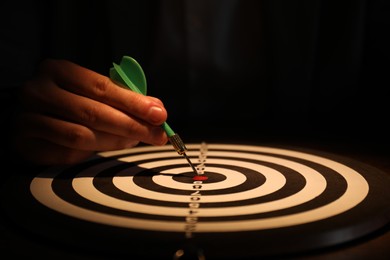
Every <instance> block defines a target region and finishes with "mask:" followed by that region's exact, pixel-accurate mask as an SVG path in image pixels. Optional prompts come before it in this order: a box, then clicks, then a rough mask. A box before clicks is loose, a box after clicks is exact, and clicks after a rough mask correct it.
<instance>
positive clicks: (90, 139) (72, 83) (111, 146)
mask: <svg viewBox="0 0 390 260" xmlns="http://www.w3.org/2000/svg"><path fill="white" fill-rule="evenodd" d="M19 101H20V111H19V112H18V114H17V116H16V117H15V132H14V135H15V136H14V137H15V142H14V143H15V145H14V147H15V150H16V152H17V153H18V154H20V155H21V156H22V157H23V158H25V159H27V160H29V161H31V162H34V163H37V164H44V165H54V164H73V163H77V162H80V161H82V160H84V159H86V158H88V157H90V156H91V155H93V154H94V153H95V152H97V151H108V150H118V149H123V148H129V147H133V146H135V145H137V144H138V143H139V142H144V143H147V144H151V145H163V144H165V143H167V141H168V138H167V136H166V134H165V132H164V131H163V129H162V128H161V127H160V125H161V124H162V123H163V122H164V121H166V119H167V112H166V110H165V108H164V105H163V103H162V102H161V101H160V100H158V99H157V98H153V97H149V96H143V95H141V94H137V93H135V92H133V91H130V90H127V89H125V88H122V87H119V86H117V85H115V84H114V83H113V82H112V81H111V80H110V79H109V78H108V77H105V76H103V75H100V74H98V73H96V72H93V71H91V70H89V69H86V68H84V67H81V66H79V65H77V64H74V63H72V62H69V61H65V60H45V61H44V62H43V63H42V64H41V67H40V70H39V73H38V75H37V76H36V77H35V78H34V79H32V80H31V81H29V82H27V83H26V84H25V85H24V86H23V87H22V88H21V90H20V100H19Z"/></svg>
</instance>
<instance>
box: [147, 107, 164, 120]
mask: <svg viewBox="0 0 390 260" xmlns="http://www.w3.org/2000/svg"><path fill="white" fill-rule="evenodd" d="M162 117H163V110H162V108H161V107H157V106H153V107H151V108H150V109H149V113H148V119H149V120H150V122H151V123H156V124H157V123H161V121H163V119H162Z"/></svg>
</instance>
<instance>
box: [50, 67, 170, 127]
mask: <svg viewBox="0 0 390 260" xmlns="http://www.w3.org/2000/svg"><path fill="white" fill-rule="evenodd" d="M43 68H44V69H45V70H47V71H49V72H50V75H52V77H53V80H54V81H55V82H56V83H57V84H58V85H59V86H61V87H62V88H65V89H67V90H68V91H71V92H74V93H76V94H79V95H82V96H85V97H89V98H91V99H94V100H97V101H100V102H102V103H105V104H108V105H110V106H113V107H115V108H117V109H119V110H122V111H124V112H125V113H128V114H131V115H134V116H136V117H137V118H139V119H142V120H144V121H146V122H148V123H150V124H153V125H161V124H162V123H163V122H164V121H166V119H167V114H166V110H165V108H164V107H163V106H161V104H162V102H161V101H160V100H158V99H156V98H150V97H145V96H144V95H142V94H138V93H135V92H133V91H130V90H127V89H124V88H122V87H118V86H117V85H115V84H114V83H113V82H112V81H111V80H110V79H109V78H108V77H105V76H103V75H100V74H98V73H96V72H94V71H91V70H89V69H86V68H84V67H81V66H79V65H76V64H74V63H71V62H69V61H64V60H47V61H46V62H45V63H44V64H43ZM158 109H160V110H161V113H159V114H158V115H159V116H154V115H155V114H156V113H155V112H156V110H158Z"/></svg>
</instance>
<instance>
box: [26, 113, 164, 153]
mask: <svg viewBox="0 0 390 260" xmlns="http://www.w3.org/2000/svg"><path fill="white" fill-rule="evenodd" d="M20 122H23V127H24V128H23V129H24V131H23V132H22V133H20V135H23V136H24V137H25V138H26V137H29V138H39V139H44V140H47V141H49V142H52V143H55V144H58V145H61V146H64V147H68V148H71V149H76V150H83V151H107V150H118V149H123V148H126V147H128V146H129V144H133V143H134V142H135V141H139V140H140V139H138V138H131V139H130V138H124V137H121V136H117V135H113V134H108V133H105V132H101V131H95V130H92V129H90V128H87V127H85V126H82V125H79V124H75V123H72V122H67V121H62V120H59V119H56V118H51V117H48V116H45V115H39V114H32V113H29V114H27V113H26V114H24V115H23V118H21V120H20ZM144 142H145V143H150V144H154V145H162V144H165V143H166V142H167V137H166V135H165V133H164V132H163V130H162V129H161V128H160V127H153V128H151V129H149V132H148V133H147V134H146V138H145V141H144Z"/></svg>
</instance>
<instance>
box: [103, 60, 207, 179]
mask: <svg viewBox="0 0 390 260" xmlns="http://www.w3.org/2000/svg"><path fill="white" fill-rule="evenodd" d="M109 74H110V78H111V80H113V81H114V82H116V83H117V84H118V85H120V86H122V87H127V88H129V89H131V90H132V91H134V92H137V93H139V94H143V95H146V92H147V85H146V77H145V73H144V71H143V70H142V67H141V65H140V64H139V63H138V62H137V61H136V60H135V59H133V58H132V57H129V56H123V57H122V60H121V62H120V64H119V65H118V64H116V63H113V67H112V68H110V73H109ZM161 127H162V128H163V129H164V131H165V133H166V134H167V135H168V138H169V141H170V143H171V144H172V146H173V147H174V149H175V150H176V152H177V153H178V154H179V155H183V156H184V158H185V159H186V160H187V162H188V163H189V165H190V166H191V168H192V170H193V171H194V173H195V174H196V175H199V173H198V171H197V170H196V169H195V167H194V165H193V164H192V162H191V160H190V158H189V157H188V156H187V154H186V151H187V150H188V149H187V147H186V146H185V144H184V142H183V141H182V139H181V138H180V136H179V135H178V134H177V133H175V132H174V131H173V130H172V128H171V127H170V126H169V125H168V123H167V122H164V123H163V124H162V125H161Z"/></svg>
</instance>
